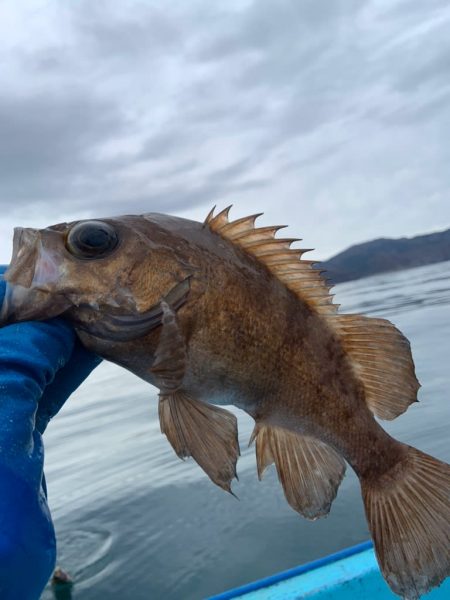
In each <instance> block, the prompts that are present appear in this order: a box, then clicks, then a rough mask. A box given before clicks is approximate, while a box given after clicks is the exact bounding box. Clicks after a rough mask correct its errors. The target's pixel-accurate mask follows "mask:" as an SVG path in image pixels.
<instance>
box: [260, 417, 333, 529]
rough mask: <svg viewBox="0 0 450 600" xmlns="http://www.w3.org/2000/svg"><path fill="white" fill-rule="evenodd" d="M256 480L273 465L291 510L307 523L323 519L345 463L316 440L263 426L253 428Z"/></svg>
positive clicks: (331, 449) (331, 450)
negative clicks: (307, 520) (256, 468)
mask: <svg viewBox="0 0 450 600" xmlns="http://www.w3.org/2000/svg"><path fill="white" fill-rule="evenodd" d="M255 438H256V460H257V466H258V476H259V479H261V478H262V475H263V473H264V471H265V470H266V468H267V467H268V466H269V465H271V464H272V463H275V466H276V469H277V473H278V479H279V480H280V483H281V485H282V486H283V490H284V495H285V496H286V500H287V501H288V502H289V504H290V505H291V507H292V508H293V509H294V510H296V511H297V512H299V513H300V514H301V515H302V516H304V517H305V518H307V519H312V520H314V519H317V518H319V517H323V516H325V515H327V514H328V513H329V511H330V507H331V503H332V502H333V500H334V498H335V497H336V493H337V490H338V487H339V484H340V483H341V481H342V478H343V477H344V473H345V462H344V460H343V459H342V457H341V456H339V454H338V453H337V452H336V451H335V450H333V448H331V447H330V446H328V445H326V444H324V443H323V442H321V441H320V440H318V439H316V438H312V437H309V436H306V435H301V434H297V433H294V432H293V431H288V430H286V429H282V428H281V427H273V426H269V425H264V424H262V425H261V424H257V425H256V426H255V429H254V431H253V434H252V437H251V440H250V443H251V442H252V441H253V440H254V439H255Z"/></svg>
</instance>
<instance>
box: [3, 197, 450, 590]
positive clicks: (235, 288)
mask: <svg viewBox="0 0 450 600" xmlns="http://www.w3.org/2000/svg"><path fill="white" fill-rule="evenodd" d="M229 210H230V208H229V207H228V208H226V209H224V210H222V211H219V212H216V210H215V209H213V210H212V211H211V212H210V213H209V214H208V216H207V217H206V219H205V221H204V222H203V223H200V222H196V221H191V220H188V219H183V218H178V217H175V216H170V215H163V214H157V213H148V214H143V215H125V216H121V217H112V218H101V219H91V220H82V221H75V222H71V223H60V224H57V225H53V226H50V227H47V228H45V229H40V230H37V229H30V228H26V229H23V228H17V229H16V230H15V233H14V240H13V256H12V260H11V264H10V267H9V269H8V271H7V273H6V275H5V279H6V281H7V289H6V298H5V302H4V304H3V307H2V311H1V313H0V325H1V326H4V325H7V324H10V323H15V322H18V321H23V320H30V319H31V320H33V319H35V320H43V319H48V318H52V317H56V316H62V317H63V318H65V319H67V320H69V321H70V322H71V323H72V324H73V326H74V328H75V330H76V332H77V335H78V337H79V339H80V340H81V342H82V343H83V344H84V346H85V347H86V348H88V349H89V350H91V351H93V352H95V353H96V354H98V355H100V356H102V357H103V358H105V359H107V360H109V361H112V362H114V363H116V364H118V365H120V366H122V367H124V368H125V369H128V370H129V371H131V372H132V373H134V374H135V375H137V376H138V377H140V378H142V379H143V380H145V381H147V382H149V383H151V384H153V385H155V386H156V387H157V388H158V389H159V419H160V425H161V431H162V433H163V434H165V435H166V437H167V439H168V441H169V442H170V444H171V445H172V447H173V449H174V450H175V452H176V454H177V455H178V456H179V457H180V458H186V457H192V458H193V459H194V460H195V461H196V462H197V463H198V465H199V466H200V467H201V468H202V469H203V470H204V471H205V473H206V474H207V475H208V477H209V478H210V479H211V480H212V482H213V483H215V484H216V485H218V486H220V487H221V488H223V489H224V490H226V491H228V492H232V489H231V484H232V481H233V479H234V478H235V477H237V471H236V465H237V461H238V458H239V454H240V448H239V442H238V429H237V420H236V417H235V415H234V414H232V413H231V412H230V411H229V410H227V409H226V408H224V406H226V405H235V406H237V407H238V408H240V409H242V410H244V411H246V412H247V413H248V414H249V415H250V416H251V417H252V418H253V419H254V421H255V427H254V431H253V433H252V436H251V439H250V443H254V444H255V448H256V463H257V471H258V475H259V478H260V479H261V478H262V476H263V473H264V472H265V470H266V469H267V468H268V467H269V466H270V465H272V464H274V465H275V468H276V471H277V474H278V478H279V481H280V483H281V486H282V488H283V491H284V494H285V496H286V500H287V502H288V503H289V505H290V506H291V507H292V508H293V509H294V510H296V511H297V512H298V513H300V514H301V515H302V516H304V517H306V518H307V519H312V520H314V519H317V518H319V517H323V516H326V515H327V514H328V513H329V511H330V507H331V504H332V502H333V500H334V498H335V497H336V494H337V490H338V487H339V485H340V483H341V481H342V479H343V477H344V473H345V470H346V465H347V464H349V465H350V466H351V467H352V469H353V470H354V471H355V473H356V475H357V476H358V478H359V481H360V484H361V490H362V498H363V503H364V507H365V514H366V517H367V522H368V526H369V530H370V532H371V536H372V538H373V541H374V547H375V553H376V556H377V559H378V563H379V565H380V569H381V572H382V574H383V576H384V578H385V580H386V581H387V583H388V584H389V586H390V587H391V589H392V590H393V592H394V593H396V594H398V595H400V596H402V597H404V598H407V599H410V600H413V599H416V598H419V597H420V596H421V595H422V594H424V593H426V592H427V591H429V590H430V589H431V588H433V587H435V586H437V585H439V584H440V583H441V582H442V581H443V580H444V579H445V578H446V577H447V576H448V575H449V572H450V558H449V557H450V552H449V547H450V544H449V541H450V539H449V538H450V532H449V524H450V466H449V465H448V464H446V463H444V462H442V461H440V460H437V459H436V458H434V457H432V456H429V455H427V454H425V453H424V452H422V451H420V450H418V449H416V448H413V447H411V446H408V445H406V444H404V443H402V442H400V441H398V440H396V439H394V438H393V437H391V436H390V435H389V434H388V433H387V432H386V431H385V430H384V429H383V428H382V426H381V424H380V423H379V420H380V419H385V420H392V419H395V418H396V417H398V416H399V415H401V414H402V413H404V412H405V411H406V410H407V408H408V407H409V406H410V405H411V404H412V403H414V402H416V401H417V392H418V389H419V387H420V385H419V382H418V380H417V378H416V375H415V367H414V362H413V358H412V353H411V348H410V344H409V342H408V340H407V339H406V338H405V337H404V335H403V334H402V333H401V332H400V331H399V330H398V329H397V328H396V327H395V326H394V325H393V324H392V323H391V322H389V321H388V320H385V319H381V318H370V317H367V316H364V315H359V314H340V313H339V311H338V306H337V305H336V304H335V303H334V302H333V296H332V295H331V294H330V286H329V283H328V282H327V281H326V279H325V278H324V275H323V273H322V272H321V271H320V269H318V268H317V266H316V265H315V261H312V260H307V259H305V258H304V256H303V255H304V254H305V252H307V250H302V249H299V248H297V247H295V244H294V245H293V243H294V242H296V241H299V240H297V239H295V238H283V237H279V234H278V231H279V230H280V229H282V226H274V227H270V226H265V227H257V225H256V219H257V218H258V217H259V216H260V215H259V214H258V215H251V216H248V217H244V218H239V219H236V220H231V219H230V217H229Z"/></svg>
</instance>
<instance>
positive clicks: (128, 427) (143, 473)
mask: <svg viewBox="0 0 450 600" xmlns="http://www.w3.org/2000/svg"><path fill="white" fill-rule="evenodd" d="M335 292H336V301H337V302H340V303H341V305H342V307H341V311H342V312H362V313H365V314H368V315H379V316H383V317H387V318H389V319H390V320H391V321H393V322H394V323H395V324H396V325H397V326H398V327H399V328H400V329H401V330H402V331H403V332H404V333H405V334H406V335H407V337H408V338H409V339H410V340H411V344H412V349H413V355H414V359H415V362H416V368H417V373H418V376H419V379H420V381H421V383H422V386H423V387H422V388H421V390H420V393H419V399H420V400H421V402H420V403H419V404H415V405H413V406H412V407H410V409H409V410H408V412H407V413H406V414H405V415H403V416H401V417H400V418H399V419H397V420H396V421H394V422H389V423H385V424H384V426H385V427H386V429H387V430H388V431H389V432H390V433H392V434H393V435H394V436H395V437H397V438H398V439H400V440H402V441H404V442H408V443H410V444H413V445H415V446H417V447H418V448H420V449H422V450H424V451H426V452H429V453H431V454H433V455H435V456H436V457H438V458H441V459H443V460H446V461H450V444H449V435H448V425H449V417H450V402H449V400H450V393H449V390H448V382H449V372H448V368H449V357H450V318H449V317H450V310H449V308H450V306H449V305H450V262H446V263H441V264H437V265H433V266H429V267H421V268H418V269H413V270H409V271H403V272H400V273H393V274H385V275H378V276H375V277H371V278H367V279H364V280H361V281H357V282H350V283H346V284H341V285H339V286H337V287H336V288H335ZM232 410H233V411H234V412H235V413H236V414H237V415H238V418H239V429H240V440H241V448H242V456H241V459H240V461H239V463H238V472H239V479H240V481H239V482H237V483H235V484H234V488H233V489H234V491H235V492H236V494H237V495H238V496H239V499H240V500H239V501H237V500H236V499H235V498H233V497H232V496H230V495H228V494H226V493H225V492H223V491H222V490H220V489H219V488H217V487H216V486H214V485H213V484H212V483H211V482H210V481H209V479H208V478H207V477H206V475H205V474H204V473H203V471H202V470H201V469H200V468H199V467H198V466H197V465H196V464H195V463H194V462H193V461H186V462H182V461H180V460H179V459H178V458H177V457H176V456H175V454H174V452H173V450H172V449H171V447H170V446H169V443H168V442H167V440H166V438H165V437H164V436H163V435H161V433H160V431H159V423H158V419H157V394H156V390H155V388H153V387H151V386H149V385H148V384H145V383H144V382H141V381H140V380H138V379H137V378H136V377H134V376H132V375H131V374H129V373H127V372H126V371H124V370H122V369H119V368H118V367H115V366H114V365H112V364H106V363H104V364H102V365H101V366H100V367H99V368H98V369H97V371H96V372H95V373H93V374H92V375H91V376H90V378H89V379H88V380H87V381H86V382H85V383H84V384H83V386H82V387H81V389H80V390H79V391H78V392H77V393H76V394H74V395H73V396H72V398H71V400H70V402H69V403H68V404H67V405H66V407H65V408H64V409H63V411H62V412H61V413H60V414H59V415H58V416H57V417H56V418H55V419H54V420H53V421H52V423H51V425H50V426H49V429H48V432H47V433H46V449H47V454H46V475H47V480H48V485H49V501H50V506H51V509H52V513H53V517H54V520H55V525H56V529H57V534H58V540H59V559H58V560H59V564H60V565H61V566H62V567H63V568H65V569H66V570H68V571H69V572H70V573H71V574H72V575H73V576H74V578H75V581H76V586H75V590H74V594H73V598H74V599H75V600H98V599H99V598H101V599H102V600H108V599H111V600H112V599H114V600H119V599H120V600H124V599H132V600H144V599H145V600H148V599H151V598H154V599H164V600H200V599H202V598H206V597H207V596H209V595H212V594H214V593H218V592H220V591H223V590H225V589H227V588H230V587H234V586H237V585H240V584H243V583H246V582H248V581H251V580H254V579H257V578H260V577H264V576H266V575H269V574H272V573H274V572H276V571H279V570H282V569H287V568H290V567H293V566H295V565H298V564H299V563H303V562H305V561H309V560H312V559H314V558H318V557H320V556H323V555H325V554H329V553H330V552H334V551H336V550H339V549H340V548H343V547H345V546H349V545H351V544H355V543H357V542H361V541H363V540H365V539H367V537H368V531H367V527H366V523H365V519H364V516H363V506H362V502H361V497H360V491H359V485H358V482H357V479H356V477H355V476H354V474H353V472H351V470H350V469H349V470H348V472H347V476H346V478H345V480H344V481H343V483H342V485H341V487H340V490H339V493H338V497H337V499H336V500H335V502H334V504H333V507H332V510H331V514H330V515H329V517H327V518H326V519H321V520H319V521H316V522H313V523H311V522H308V521H305V520H304V519H302V518H301V517H300V516H298V515H297V514H296V513H294V512H293V511H292V510H291V509H290V508H289V507H288V505H287V503H286V502H285V500H284V497H283V494H282V491H281V487H280V486H279V484H278V482H277V478H276V474H275V473H274V472H273V468H272V469H269V471H268V473H267V474H266V476H265V478H264V480H263V481H262V482H259V481H258V479H257V477H256V467H255V458H254V449H253V448H251V449H247V442H248V439H249V436H250V433H251V430H252V428H253V422H252V420H251V419H250V418H249V417H248V416H246V415H245V414H244V413H242V412H240V411H238V410H236V409H232ZM43 598H44V599H45V600H50V598H52V594H51V593H50V591H49V590H47V591H46V592H45V594H44V596H43Z"/></svg>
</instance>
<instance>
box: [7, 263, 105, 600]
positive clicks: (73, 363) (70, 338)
mask: <svg viewBox="0 0 450 600" xmlns="http://www.w3.org/2000/svg"><path fill="white" fill-rule="evenodd" d="M4 271H5V267H0V306H1V304H2V302H3V298H4V294H5V287H6V286H5V282H4V281H3V280H2V278H1V275H2V274H3V273H4ZM100 361H101V359H100V358H99V357H97V356H95V355H93V354H91V353H89V352H88V351H87V350H85V349H84V348H83V347H82V346H81V344H80V343H79V341H78V340H77V338H76V335H75V332H74V331H73V329H72V328H71V326H70V325H69V324H68V323H66V322H65V321H64V320H62V319H53V320H51V321H47V322H28V323H18V324H14V325H8V326H7V327H3V328H0V598H1V599H2V600H37V599H38V598H39V597H40V594H41V592H42V590H43V589H44V587H45V584H46V583H47V581H48V579H49V577H50V575H51V573H52V570H53V568H54V564H55V559H56V543H55V532H54V529H53V523H52V520H51V516H50V512H49V510H48V506H47V498H46V491H45V480H44V477H43V462H44V448H43V443H42V435H41V434H42V433H43V432H44V430H45V428H46V426H47V424H48V422H49V420H50V419H51V418H52V417H53V416H54V415H55V414H56V413H57V412H58V411H59V409H60V408H61V407H62V405H63V404H64V402H65V401H66V399H67V398H68V397H69V396H70V394H71V393H72V392H73V391H74V390H75V389H76V388H77V387H78V386H79V385H80V383H81V382H82V381H83V380H84V379H85V378H86V377H87V375H88V374H89V373H90V372H91V371H92V369H93V368H94V367H95V366H96V365H97V364H98V363H99V362H100Z"/></svg>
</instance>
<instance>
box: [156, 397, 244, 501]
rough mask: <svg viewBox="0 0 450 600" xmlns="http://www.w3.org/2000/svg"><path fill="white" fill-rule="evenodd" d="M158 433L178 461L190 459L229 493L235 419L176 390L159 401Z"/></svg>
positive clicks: (233, 469) (235, 447) (236, 451)
mask: <svg viewBox="0 0 450 600" xmlns="http://www.w3.org/2000/svg"><path fill="white" fill-rule="evenodd" d="M159 420H160V425H161V431H162V433H164V434H165V435H166V436H167V439H168V440H169V442H170V444H171V445H172V447H173V449H174V450H175V452H176V454H177V455H178V456H179V457H180V458H187V457H189V456H192V458H193V459H194V460H195V461H196V462H197V463H198V464H199V465H200V467H201V468H202V469H203V470H204V471H205V473H206V474H207V475H208V477H209V478H210V479H211V480H212V481H213V482H214V483H215V484H216V485H218V486H219V487H221V488H222V489H224V490H226V491H227V492H231V481H232V479H233V478H234V477H237V475H236V463H237V459H238V457H239V442H238V431H237V419H236V417H235V416H234V415H233V414H232V413H230V412H228V411H227V410H224V409H223V408H219V407H218V406H213V405H211V404H206V403H204V402H201V401H199V400H194V399H193V398H191V397H190V396H189V395H188V394H186V393H184V392H182V391H177V392H174V393H172V394H161V395H160V399H159Z"/></svg>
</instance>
